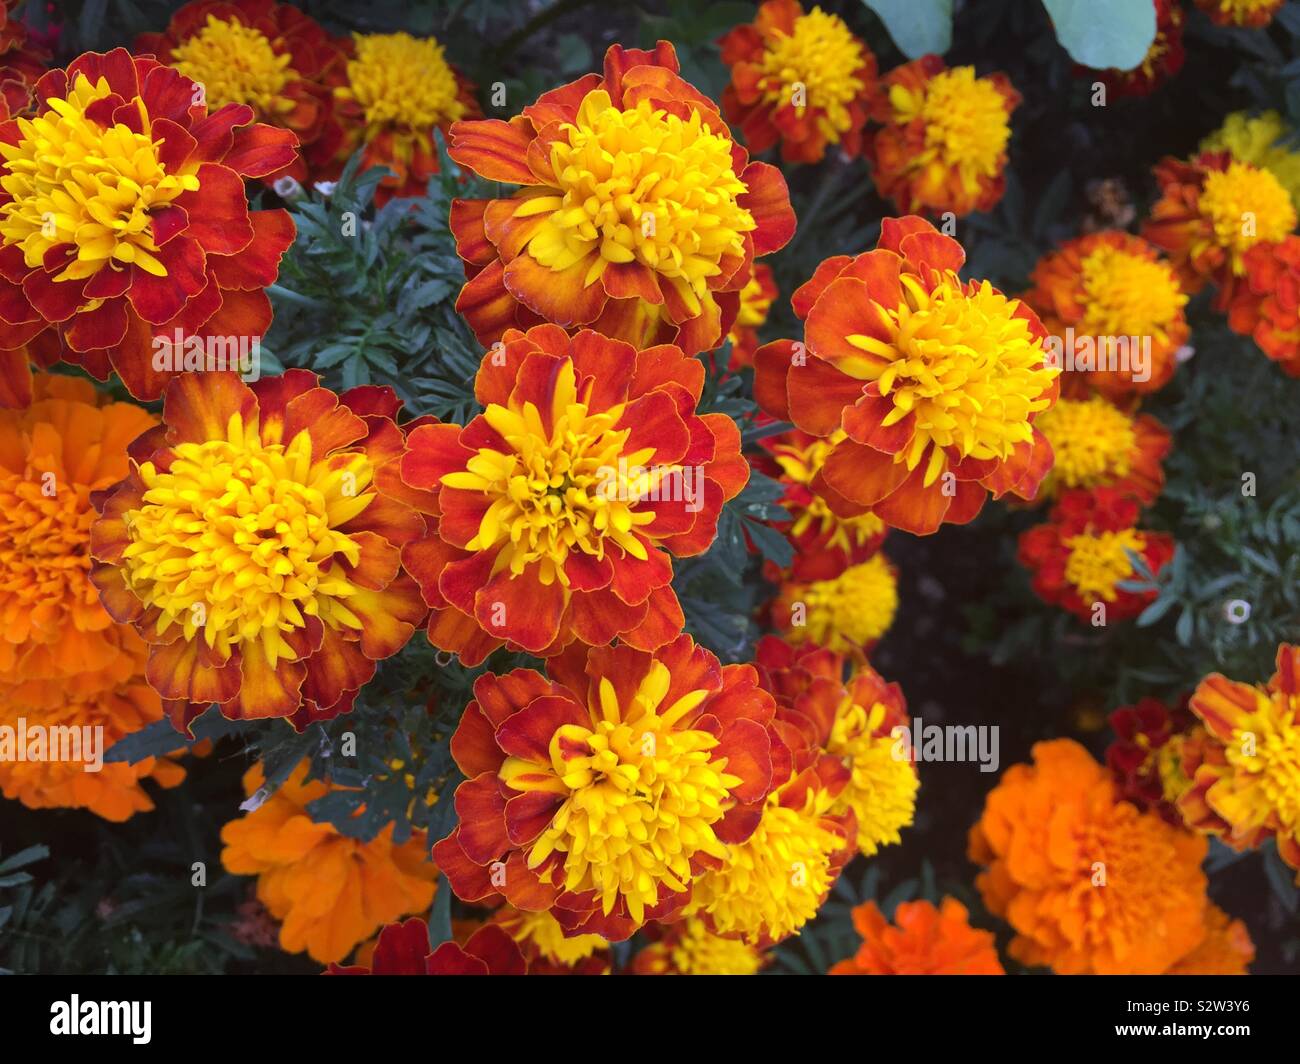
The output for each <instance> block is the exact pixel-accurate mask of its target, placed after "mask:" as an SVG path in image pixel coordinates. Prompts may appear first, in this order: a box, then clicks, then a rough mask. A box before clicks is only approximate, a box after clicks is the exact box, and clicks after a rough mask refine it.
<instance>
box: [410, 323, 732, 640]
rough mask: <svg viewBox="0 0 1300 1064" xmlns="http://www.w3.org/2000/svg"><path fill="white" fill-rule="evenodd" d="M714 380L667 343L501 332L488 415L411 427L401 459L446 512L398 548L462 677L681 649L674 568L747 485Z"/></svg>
mask: <svg viewBox="0 0 1300 1064" xmlns="http://www.w3.org/2000/svg"><path fill="white" fill-rule="evenodd" d="M703 383H704V365H703V363H702V362H700V361H699V360H698V359H694V358H688V357H686V356H685V355H683V353H682V352H681V350H680V349H678V348H676V347H672V346H669V345H664V346H660V347H653V348H648V349H646V350H643V351H637V350H636V349H634V348H633V347H631V346H630V345H628V344H626V343H622V342H621V341H618V340H611V339H609V338H608V337H605V336H601V335H600V334H599V333H595V332H592V331H591V330H587V329H584V330H583V331H582V332H580V333H578V334H577V336H575V337H570V336H569V335H568V334H567V333H565V331H564V330H563V329H561V328H559V327H558V326H555V325H544V326H537V327H534V328H532V329H530V330H528V332H527V333H521V332H518V331H516V330H513V329H512V330H510V331H509V332H507V333H506V335H505V340H504V342H503V344H502V345H501V346H500V347H499V348H498V349H497V350H495V351H493V352H491V353H489V354H488V355H487V357H485V358H484V360H483V363H482V366H481V367H480V369H479V372H478V376H477V378H476V380H475V395H476V396H477V397H478V400H479V402H480V403H482V405H483V406H484V408H485V409H484V412H483V413H482V414H480V415H479V416H478V417H476V418H475V419H474V420H473V421H471V422H470V423H469V424H468V425H467V426H465V427H464V428H461V427H460V426H458V425H432V426H426V427H421V428H417V429H416V430H415V431H414V432H413V433H412V434H411V450H410V453H409V454H408V455H407V456H406V457H405V458H403V460H402V466H401V470H402V476H403V478H404V479H405V481H406V482H407V483H408V484H409V485H411V486H412V487H413V488H416V489H421V490H424V491H428V492H436V493H437V509H438V510H439V512H440V515H441V516H440V517H438V518H437V521H436V528H435V527H434V522H433V521H432V520H431V522H430V534H429V535H427V536H426V537H425V538H424V539H423V540H421V541H420V542H418V543H414V544H412V545H411V546H409V547H408V548H407V549H406V551H405V552H404V560H405V564H406V566H407V568H408V569H409V571H410V572H411V573H412V574H413V575H414V576H415V577H416V579H417V580H419V582H420V586H421V588H422V590H423V592H424V596H425V600H426V602H428V604H429V605H430V606H432V607H433V611H434V613H433V617H432V619H431V620H430V622H429V639H430V640H431V641H432V642H433V643H434V644H435V645H436V646H439V647H442V648H443V649H445V650H452V651H456V652H457V653H459V654H460V656H461V660H462V661H464V662H465V663H466V664H477V663H478V662H480V661H482V660H483V658H484V657H485V656H486V655H487V654H488V653H489V652H490V651H491V650H492V649H494V648H495V647H496V646H499V645H501V644H502V643H503V642H508V643H509V644H511V645H512V646H513V647H516V648H519V649H522V650H526V651H528V652H529V653H533V654H543V655H547V656H550V655H552V654H555V653H558V652H559V651H560V650H561V649H562V648H563V647H564V646H566V645H567V644H568V643H570V642H571V641H573V640H574V639H577V640H579V641H581V642H583V643H589V644H591V645H592V646H602V645H604V644H606V643H608V642H610V640H612V639H613V638H614V637H615V636H618V637H619V638H620V639H621V640H622V641H623V642H626V643H630V644H632V645H633V646H637V647H640V648H642V649H644V650H653V649H655V648H656V647H661V646H663V645H664V644H666V643H667V642H669V641H670V640H671V639H673V638H674V637H675V636H676V635H677V634H678V632H680V631H681V629H682V623H683V619H682V612H681V607H680V605H679V604H678V602H677V596H676V595H675V594H674V593H673V589H672V585H671V581H672V558H673V556H677V557H689V556H693V555H697V554H701V553H703V552H704V551H705V550H707V549H708V548H709V546H710V544H712V542H713V540H714V538H715V536H716V533H717V522H718V515H719V513H720V512H721V509H722V505H723V503H725V502H726V501H727V500H728V499H731V498H734V497H735V496H736V494H737V493H738V492H739V491H740V490H741V488H742V487H744V485H745V482H746V481H747V480H748V478H749V465H748V463H747V462H746V461H745V459H744V458H743V457H742V456H741V454H740V432H739V430H738V429H737V427H736V423H735V422H734V421H732V420H731V418H729V417H727V416H726V415H724V414H703V415H700V414H697V413H696V412H695V408H696V405H697V403H698V402H699V397H700V392H701V389H702V387H703Z"/></svg>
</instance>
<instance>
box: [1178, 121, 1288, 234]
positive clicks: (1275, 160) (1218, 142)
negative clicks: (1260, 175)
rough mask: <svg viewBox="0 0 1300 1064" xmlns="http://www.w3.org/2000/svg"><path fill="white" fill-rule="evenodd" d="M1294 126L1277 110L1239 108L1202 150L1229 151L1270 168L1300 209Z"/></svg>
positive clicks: (1211, 136)
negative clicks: (1292, 138)
mask: <svg viewBox="0 0 1300 1064" xmlns="http://www.w3.org/2000/svg"><path fill="white" fill-rule="evenodd" d="M1292 133H1293V131H1292V129H1291V127H1290V126H1289V125H1287V123H1286V122H1285V121H1284V120H1283V118H1282V116H1281V115H1280V114H1278V113H1277V112H1276V111H1263V112H1261V113H1260V114H1257V115H1251V114H1249V113H1248V112H1246V111H1236V112H1234V113H1233V114H1230V115H1228V117H1227V118H1225V119H1224V120H1223V125H1221V126H1220V127H1219V128H1218V129H1217V130H1215V131H1214V132H1213V133H1211V134H1210V135H1209V136H1208V137H1206V138H1205V139H1204V140H1203V141H1201V151H1203V152H1220V151H1226V152H1228V154H1230V155H1231V156H1232V157H1233V158H1234V159H1236V160H1238V161H1239V162H1243V163H1250V164H1251V165H1252V166H1258V167H1260V168H1262V169H1264V170H1267V171H1269V172H1270V173H1271V174H1272V175H1273V176H1274V177H1276V178H1277V179H1278V180H1279V181H1280V182H1281V183H1282V187H1283V188H1285V189H1286V190H1287V192H1289V193H1290V194H1291V202H1292V203H1293V204H1294V205H1295V207H1296V209H1297V210H1300V151H1295V150H1293V149H1292V148H1290V147H1288V144H1290V142H1291V137H1292Z"/></svg>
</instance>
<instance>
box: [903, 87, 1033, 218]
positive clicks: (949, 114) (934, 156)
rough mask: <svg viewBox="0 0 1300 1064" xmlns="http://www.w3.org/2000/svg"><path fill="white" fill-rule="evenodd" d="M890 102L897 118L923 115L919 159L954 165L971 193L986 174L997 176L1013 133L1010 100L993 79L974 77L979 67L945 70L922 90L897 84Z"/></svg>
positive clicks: (904, 119) (923, 161) (925, 161)
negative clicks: (1003, 94)
mask: <svg viewBox="0 0 1300 1064" xmlns="http://www.w3.org/2000/svg"><path fill="white" fill-rule="evenodd" d="M889 102H890V105H891V106H892V107H893V109H894V113H895V117H896V118H897V120H898V121H900V122H910V121H912V120H913V119H915V118H918V117H919V118H921V119H922V121H923V122H924V124H925V150H924V152H923V153H922V156H921V157H920V158H919V159H918V160H917V162H918V163H919V164H926V163H931V162H934V161H938V162H941V163H942V164H943V165H944V166H945V167H947V168H951V169H955V170H956V171H957V173H958V175H959V176H960V178H961V182H962V185H963V186H964V187H965V188H966V190H967V191H968V192H970V193H974V192H975V191H977V190H978V188H979V182H980V180H981V179H982V178H992V177H996V176H997V174H998V169H999V165H1000V159H1001V157H1002V153H1003V152H1004V151H1005V150H1006V147H1007V141H1008V140H1009V139H1010V137H1011V124H1010V121H1009V118H1008V115H1007V104H1006V100H1005V99H1004V98H1003V96H1002V93H1001V92H999V91H998V87H997V85H996V84H994V83H993V81H991V80H990V79H988V78H978V77H976V76H975V68H974V67H968V66H966V67H954V68H953V69H951V70H944V71H941V72H940V73H938V74H936V75H935V76H934V77H933V78H931V79H930V80H929V81H928V82H927V83H926V86H925V89H924V91H923V92H911V91H909V90H908V89H906V88H905V87H903V86H902V85H894V86H892V87H891V88H890V90H889Z"/></svg>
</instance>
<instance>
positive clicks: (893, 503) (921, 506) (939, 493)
mask: <svg viewBox="0 0 1300 1064" xmlns="http://www.w3.org/2000/svg"><path fill="white" fill-rule="evenodd" d="M931 446H933V445H931ZM900 464H902V463H900ZM925 467H926V461H925V459H922V460H921V462H920V464H919V465H918V466H917V467H916V468H915V469H914V470H913V471H912V473H911V475H910V476H908V478H907V479H906V480H905V481H903V483H902V484H900V485H899V486H898V488H896V489H895V490H894V491H893V492H891V493H890V494H889V495H886V496H885V497H884V498H883V499H881V500H880V501H879V502H878V503H876V504H875V505H873V506H872V508H871V509H872V512H873V513H874V514H875V515H876V516H877V517H879V518H880V519H881V520H882V521H884V522H885V524H887V525H892V526H893V527H894V528H901V529H902V530H903V531H904V532H911V533H913V534H914V535H917V536H928V535H930V533H932V532H936V531H938V528H939V526H940V525H941V524H943V518H944V515H945V514H946V513H947V512H948V508H949V507H950V506H951V505H952V496H949V495H945V494H944V493H943V490H942V484H941V482H940V481H937V480H936V481H935V482H934V483H932V484H931V485H930V486H929V487H926V486H925V484H924V480H925Z"/></svg>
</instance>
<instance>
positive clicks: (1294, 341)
mask: <svg viewBox="0 0 1300 1064" xmlns="http://www.w3.org/2000/svg"><path fill="white" fill-rule="evenodd" d="M1244 263H1245V269H1246V276H1245V277H1244V278H1243V281H1242V283H1241V284H1239V285H1237V286H1236V287H1235V288H1234V290H1233V293H1232V301H1231V303H1230V304H1229V306H1228V325H1229V326H1230V327H1231V328H1232V329H1233V330H1234V331H1236V332H1239V333H1241V334H1242V335H1243V336H1249V337H1251V338H1253V339H1254V341H1255V343H1257V344H1258V345H1259V347H1260V350H1261V351H1263V352H1264V354H1266V355H1267V356H1268V357H1269V358H1271V359H1272V360H1273V361H1274V362H1276V363H1277V364H1278V365H1279V366H1281V367H1282V372H1283V373H1285V374H1286V375H1287V376H1288V377H1300V237H1297V236H1288V237H1286V239H1284V240H1282V241H1279V242H1278V243H1276V244H1256V245H1255V246H1254V247H1253V248H1251V249H1250V250H1249V251H1247V252H1246V255H1245V258H1244Z"/></svg>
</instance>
